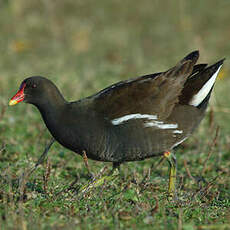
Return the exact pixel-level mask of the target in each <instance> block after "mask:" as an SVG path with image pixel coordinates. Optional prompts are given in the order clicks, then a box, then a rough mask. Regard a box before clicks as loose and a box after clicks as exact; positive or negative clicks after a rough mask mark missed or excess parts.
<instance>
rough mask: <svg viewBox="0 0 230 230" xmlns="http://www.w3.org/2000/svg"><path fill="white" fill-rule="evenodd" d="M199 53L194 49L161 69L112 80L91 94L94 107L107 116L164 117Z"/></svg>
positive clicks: (175, 102) (175, 99)
mask: <svg viewBox="0 0 230 230" xmlns="http://www.w3.org/2000/svg"><path fill="white" fill-rule="evenodd" d="M198 57H199V52H198V51H194V52H192V53H190V54H189V55H187V56H186V57H185V58H184V59H183V60H181V61H180V62H179V63H178V64H177V65H176V66H175V67H173V68H171V69H169V70H168V71H166V72H163V73H157V74H152V75H146V76H142V77H139V78H136V79H132V80H127V81H123V82H119V83H117V84H114V85H112V86H110V87H108V88H106V89H104V90H102V91H100V92H99V93H97V94H95V95H94V96H92V99H93V102H94V103H93V104H94V109H95V111H96V112H97V113H100V114H101V115H102V116H103V117H105V118H106V119H109V120H111V121H112V120H114V119H115V120H116V119H121V120H122V119H123V120H125V119H126V120H127V119H128V116H132V115H133V116H135V114H137V115H136V116H140V115H144V116H145V115H146V116H147V115H153V116H157V118H159V119H161V120H164V119H166V118H167V117H168V116H169V115H170V113H171V111H172V110H173V108H174V106H175V105H176V104H177V103H178V101H179V95H180V94H181V91H182V89H183V87H184V83H185V81H186V80H187V78H188V76H189V75H190V74H191V73H192V71H193V67H194V65H195V63H196V61H197V59H198Z"/></svg>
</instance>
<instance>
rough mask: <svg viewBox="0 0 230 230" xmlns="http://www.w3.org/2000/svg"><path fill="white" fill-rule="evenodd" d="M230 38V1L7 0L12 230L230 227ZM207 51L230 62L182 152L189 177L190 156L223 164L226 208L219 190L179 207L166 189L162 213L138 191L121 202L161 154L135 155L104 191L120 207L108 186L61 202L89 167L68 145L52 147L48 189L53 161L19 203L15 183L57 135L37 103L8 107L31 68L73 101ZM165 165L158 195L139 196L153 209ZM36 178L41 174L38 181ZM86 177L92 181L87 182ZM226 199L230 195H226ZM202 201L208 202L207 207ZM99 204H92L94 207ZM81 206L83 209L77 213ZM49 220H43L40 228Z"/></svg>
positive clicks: (4, 95)
mask: <svg viewBox="0 0 230 230" xmlns="http://www.w3.org/2000/svg"><path fill="white" fill-rule="evenodd" d="M229 40H230V1H228V0H202V1H189V0H188V1H185V0H175V1H170V0H165V1H160V0H153V1H147V0H142V1H137V0H126V1H124V0H123V1H121V0H109V1H106V0H102V1H93V0H65V1H63V0H55V1H47V0H39V1H34V0H31V1H28V0H17V1H10V0H2V1H0V53H1V58H0V147H1V149H0V167H1V184H0V188H1V190H0V199H1V201H2V204H1V205H0V212H1V215H2V218H1V217H0V223H1V224H2V226H5V228H9V229H18V228H22V229H27V228H28V229H32V227H33V228H34V229H39V228H40V229H41V228H44V229H50V228H55V229H62V228H63V227H66V228H68V229H77V228H79V229H80V228H84V229H95V228H97V229H111V228H115V229H119V228H129V229H138V228H140V227H142V228H146V229H152V227H153V223H154V226H156V229H196V227H197V226H200V227H199V229H210V228H209V227H208V226H211V227H213V226H214V228H212V229H221V228H222V229H230V225H229V222H228V219H229V216H230V212H229V207H230V205H229V200H230V194H229V187H228V184H229V179H228V177H229V173H230V171H229V167H230V164H229V147H230V135H229V131H230V125H229V121H230V119H229V114H230V101H229V87H230V80H229V76H228V75H229V72H230V64H229V59H230V42H229ZM197 49H199V50H200V55H201V57H200V62H207V63H210V64H212V63H214V62H216V61H218V60H219V59H222V58H224V57H225V58H226V62H225V65H224V68H223V69H222V72H221V73H220V77H219V79H218V81H217V83H216V87H215V90H214V92H213V95H212V100H211V106H210V110H209V112H208V114H207V119H206V121H205V122H203V123H202V125H201V127H200V128H199V130H198V131H197V132H196V135H194V137H193V138H191V140H190V141H189V142H188V144H187V148H185V150H183V151H181V150H178V151H179V152H180V153H181V154H179V161H180V162H181V163H179V168H180V170H181V174H179V176H181V177H184V178H188V176H187V177H186V175H187V174H186V170H185V169H184V165H183V159H184V157H185V156H186V159H187V161H188V162H190V167H191V170H192V173H194V174H195V175H199V174H200V171H202V167H203V165H204V162H205V160H206V159H208V160H210V161H209V163H210V165H209V167H208V166H207V168H208V170H204V171H205V172H206V174H204V175H203V176H204V177H205V178H206V179H207V180H208V181H210V180H212V179H213V178H215V177H216V176H218V175H219V174H218V172H219V171H221V170H222V171H221V173H223V174H224V176H223V177H221V180H219V181H217V182H216V184H217V185H216V187H215V186H214V190H213V194H214V195H213V194H212V195H213V196H214V197H215V194H216V193H218V194H221V197H222V198H221V202H222V203H224V206H223V205H222V206H221V205H220V204H219V203H218V202H220V199H219V198H218V199H219V200H218V199H217V198H216V200H215V202H217V203H218V204H219V206H218V205H217V206H215V208H213V206H209V205H210V202H209V201H207V200H208V198H207V200H205V201H204V200H202V199H201V198H200V200H199V202H201V203H199V202H198V201H197V200H196V202H198V203H199V205H197V206H196V205H195V204H194V203H192V205H195V208H194V209H191V207H190V206H189V210H191V211H186V210H187V208H188V206H187V207H182V206H183V205H182V206H180V205H179V207H178V205H176V206H172V205H170V204H168V202H167V200H166V199H165V198H159V197H158V200H159V202H161V203H160V204H159V207H160V208H158V212H156V213H157V214H149V213H150V212H149V211H148V208H146V207H144V206H143V207H142V206H140V207H142V208H140V210H141V211H140V212H135V211H134V210H133V207H134V206H135V205H137V204H136V203H135V202H136V198H135V199H131V200H132V202H133V203H135V205H133V203H132V204H130V203H129V201H127V200H129V199H127V200H126V199H125V198H124V200H125V201H124V200H123V199H120V200H119V201H117V199H118V197H115V198H114V199H113V198H111V197H113V195H111V194H113V192H114V191H121V192H120V195H119V196H120V197H122V196H125V197H126V195H124V191H123V190H122V188H124V187H125V186H126V183H127V181H128V182H130V181H132V180H133V177H132V176H133V175H134V174H135V175H136V174H137V175H138V177H140V178H141V177H143V174H144V172H145V171H146V170H147V169H148V168H149V167H150V165H151V161H150V163H149V161H144V162H138V163H130V164H127V165H125V166H124V167H123V168H122V171H123V174H124V175H123V177H122V179H120V181H119V182H117V183H115V184H114V185H110V186H114V187H112V189H111V190H109V189H108V190H107V191H108V194H107V193H105V194H104V195H103V197H104V199H105V202H112V204H110V205H111V206H112V205H114V209H111V206H109V207H110V208H107V209H103V208H101V207H102V206H103V207H104V205H105V204H104V203H103V204H101V203H100V202H101V199H102V198H103V197H102V198H101V197H100V196H99V195H98V193H99V194H100V189H99V190H98V191H96V192H95V194H93V195H94V196H93V195H92V194H91V197H90V202H91V203H87V202H89V200H87V198H86V200H82V199H78V197H76V198H72V196H71V198H70V196H69V195H65V196H64V197H61V200H59V199H58V198H57V199H56V200H55V201H54V200H52V199H51V197H53V196H54V195H53V194H54V193H55V191H56V190H57V191H58V189H60V187H62V186H64V184H65V183H66V182H69V183H71V181H72V180H73V179H74V178H75V177H76V175H77V176H79V173H83V174H84V173H85V174H87V172H86V170H85V169H84V165H83V163H82V161H81V158H80V157H79V156H76V155H75V154H73V153H70V152H69V151H67V150H64V149H63V148H62V147H61V146H60V145H58V144H55V146H54V148H52V150H51V151H50V158H49V160H48V161H47V162H48V163H49V162H51V163H50V164H51V165H52V166H51V168H52V170H51V176H50V180H49V182H48V185H49V186H48V187H49V189H48V192H47V193H46V194H45V195H44V191H43V190H44V186H42V184H44V181H43V180H44V173H45V172H47V164H48V163H47V162H46V164H44V165H43V166H42V167H41V168H39V170H38V171H37V172H35V175H34V176H33V177H32V178H28V183H29V182H30V183H32V184H33V186H35V187H36V186H41V191H40V190H39V191H40V192H38V191H37V190H36V189H31V187H28V188H27V191H26V195H27V199H26V200H25V201H24V202H22V203H20V202H18V196H19V197H20V196H21V195H20V194H21V193H20V191H19V190H20V189H19V188H17V187H16V188H15V187H14V186H13V185H12V180H13V179H14V178H17V177H18V176H19V175H20V174H21V173H23V172H24V170H25V169H26V168H28V167H29V166H31V165H33V162H35V161H36V159H37V158H38V157H39V155H40V154H41V152H42V150H43V148H44V146H45V144H46V142H47V140H49V138H50V136H49V134H48V132H47V130H46V128H45V126H44V124H43V122H42V121H41V118H40V114H39V113H38V111H37V110H36V109H35V108H34V107H32V106H31V105H26V104H20V105H18V106H16V107H12V108H8V106H7V104H8V101H9V98H10V97H11V96H13V95H14V93H15V92H16V91H17V89H18V87H19V85H20V83H21V81H22V80H23V79H24V78H26V77H28V76H31V75H42V76H45V77H47V78H49V79H51V80H53V81H54V82H55V83H56V84H57V86H58V87H59V88H60V89H61V91H62V93H63V94H64V96H65V97H66V99H68V100H77V99H79V98H82V97H85V96H88V95H90V94H93V93H95V92H97V91H98V90H101V89H103V88H105V87H106V86H108V85H110V84H112V83H115V82H117V81H119V80H124V79H127V78H132V77H136V76H138V75H144V74H149V73H153V72H159V71H164V70H166V69H168V68H170V67H172V66H174V65H175V64H176V62H177V61H179V60H180V59H181V58H183V57H184V56H185V55H186V54H187V53H189V52H191V51H193V50H197ZM213 114H214V115H213ZM217 126H220V132H219V136H218V143H219V144H218V145H215V146H212V145H211V143H212V140H213V138H214V136H215V128H216V127H217ZM210 145H211V147H210ZM210 149H212V151H215V154H212V155H211V154H210V158H209V157H208V156H209V152H210V151H211V150H210ZM184 153H186V155H184ZM180 156H182V157H181V158H180ZM207 157H208V158H207ZM155 161H156V160H155V159H154V160H152V162H155ZM90 164H91V165H92V166H91V167H92V168H93V170H94V172H95V173H96V172H97V171H99V169H100V168H101V167H102V166H103V164H101V163H97V162H94V161H90ZM162 167H163V168H160V169H159V172H158V173H155V174H154V170H153V172H152V174H151V180H150V181H149V183H155V184H157V185H158V186H160V190H154V189H152V190H151V191H148V189H147V190H146V191H147V192H150V193H149V194H150V195H146V194H142V195H141V196H140V197H139V195H136V196H137V198H138V199H139V201H138V202H140V200H141V199H143V200H144V201H143V200H141V202H144V203H145V204H146V205H147V206H148V205H149V206H150V208H149V210H150V209H151V207H152V206H154V205H153V204H154V202H155V201H154V197H155V196H159V194H163V192H165V190H166V184H167V181H164V180H163V179H162V178H161V177H163V178H165V177H166V178H167V165H166V164H165V165H164V166H162ZM217 168H218V169H217ZM220 168H221V169H220ZM218 170H219V171H218ZM130 172H131V173H130ZM162 172H163V174H162ZM202 172H203V171H202ZM159 175H160V178H161V179H160V180H159ZM221 175H222V174H221ZM227 175H228V176H227ZM157 176H158V177H157ZM80 177H81V176H80ZM6 178H7V179H6ZM154 178H158V180H157V179H155V182H154ZM35 180H36V182H31V181H35ZM162 180H163V182H162ZM83 182H84V180H83V181H81V183H83ZM184 183H185V182H184ZM186 183H187V184H186ZM186 183H185V184H184V185H183V186H184V187H185V188H186V186H187V188H191V191H197V190H196V189H198V187H199V186H198V185H197V186H198V187H196V184H194V183H192V182H189V180H187V182H186ZM124 184H125V185H124ZM132 186H134V185H132ZM132 186H131V190H130V191H136V190H138V189H140V186H139V187H138V186H137V188H136V187H135V186H136V185H135V186H134V187H135V188H133V187H132ZM183 186H182V187H183ZM182 187H181V189H182V190H183V189H184V190H183V191H186V192H187V190H186V189H185V188H182ZM55 189H56V190H55ZM119 189H121V190H119ZM132 189H133V190H132ZM153 190H154V191H155V193H154V192H153ZM31 194H32V195H31ZM118 194H119V192H118ZM130 194H131V195H130ZM130 194H129V193H128V195H127V196H128V197H129V196H131V197H135V196H134V195H133V196H132V194H133V193H132V192H131V193H130ZM135 194H136V193H135ZM138 194H139V193H138ZM209 195H210V194H209ZM9 197H10V198H9ZM28 197H30V198H28ZM31 197H32V198H31ZM47 197H48V198H47ZM98 197H99V198H98ZM148 197H151V199H152V200H151V199H149V198H148ZM71 199H72V200H71ZM73 199H75V200H74V203H73ZM98 199H99V200H98ZM225 199H226V202H225V201H224V202H223V200H225ZM123 201H124V202H123ZM55 202H56V203H55ZM115 203H116V204H117V205H118V206H116V205H115ZM222 203H221V204H222ZM200 204H202V205H205V207H206V211H205V209H203V208H202V207H203V206H202V205H200ZM97 205H98V206H97ZM86 206H87V207H86ZM91 206H92V208H91V210H90V209H89V208H88V207H91ZM95 207H97V208H95ZM135 207H136V206H135ZM87 208H88V209H87ZM72 209H73V210H75V211H73V213H72V211H71V210H72ZM18 210H19V211H18ZM41 210H46V212H44V211H41ZM85 210H88V211H87V212H86V211H85ZM106 210H107V211H106ZM146 210H147V211H146ZM207 210H208V213H207ZM120 213H122V214H120ZM127 213H128V214H127ZM134 213H135V214H134ZM154 215H155V216H154ZM31 216H33V218H32V219H31ZM123 216H124V218H123ZM220 216H221V218H220ZM69 218H70V219H69ZM40 221H41V223H42V224H41V226H37V225H36V224H38V223H39V222H40ZM15 223H17V224H18V225H15ZM35 226H37V227H35ZM206 227H207V228H206Z"/></svg>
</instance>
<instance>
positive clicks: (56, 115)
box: [35, 91, 68, 128]
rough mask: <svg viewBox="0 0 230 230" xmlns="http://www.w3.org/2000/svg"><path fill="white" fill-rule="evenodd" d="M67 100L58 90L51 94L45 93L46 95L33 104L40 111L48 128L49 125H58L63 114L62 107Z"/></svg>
mask: <svg viewBox="0 0 230 230" xmlns="http://www.w3.org/2000/svg"><path fill="white" fill-rule="evenodd" d="M67 104H68V102H67V101H66V100H65V99H64V98H63V96H62V95H61V93H60V92H59V91H57V92H55V93H53V92H52V95H47V97H46V98H45V99H43V100H41V102H39V103H36V104H35V106H36V107H37V108H38V110H39V111H40V113H41V115H42V118H43V120H44V122H45V124H46V126H47V127H48V128H50V127H49V126H50V125H55V124H56V125H58V123H59V122H61V120H62V117H63V116H64V114H63V113H64V112H63V111H64V108H65V107H66V105H67Z"/></svg>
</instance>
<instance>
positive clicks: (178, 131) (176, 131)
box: [173, 130, 183, 134]
mask: <svg viewBox="0 0 230 230" xmlns="http://www.w3.org/2000/svg"><path fill="white" fill-rule="evenodd" d="M173 133H180V134H181V133H183V130H174V131H173Z"/></svg>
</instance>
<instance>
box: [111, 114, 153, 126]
mask: <svg viewBox="0 0 230 230" xmlns="http://www.w3.org/2000/svg"><path fill="white" fill-rule="evenodd" d="M131 119H149V120H156V119H157V115H149V114H140V113H135V114H129V115H125V116H123V117H119V118H116V119H113V120H112V121H111V122H112V124H113V125H120V124H121V123H123V122H125V121H128V120H131Z"/></svg>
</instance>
